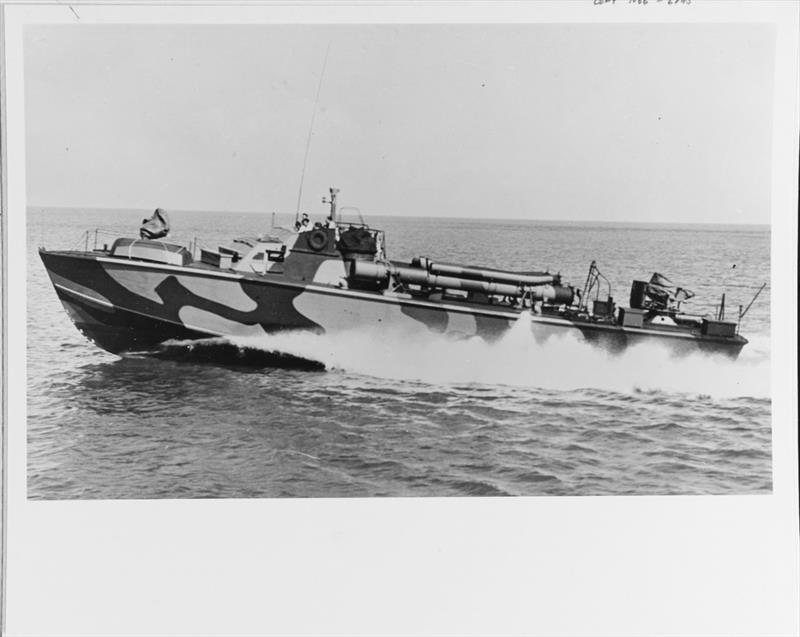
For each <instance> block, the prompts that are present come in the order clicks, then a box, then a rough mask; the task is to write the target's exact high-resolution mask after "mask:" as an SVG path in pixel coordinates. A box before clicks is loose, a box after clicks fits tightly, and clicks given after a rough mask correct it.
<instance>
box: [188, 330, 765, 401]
mask: <svg viewBox="0 0 800 637" xmlns="http://www.w3.org/2000/svg"><path fill="white" fill-rule="evenodd" d="M193 343H194V346H195V349H197V350H198V351H202V349H203V348H204V347H208V346H212V347H213V346H220V345H225V346H231V345H232V346H234V348H235V350H236V351H238V352H240V356H248V355H251V356H254V355H257V354H258V353H259V352H260V353H262V354H268V355H269V356H272V357H277V359H276V361H277V362H278V364H280V363H286V362H287V361H289V362H291V361H296V362H297V364H295V365H291V364H290V365H289V366H295V367H300V368H305V367H307V368H309V369H315V368H321V369H326V370H341V371H345V372H351V373H357V374H363V375H368V376H373V377H376V378H380V379H387V380H408V381H422V382H426V383H432V384H454V383H457V384H472V383H476V384H488V385H508V386H513V387H530V388H538V389H545V390H576V389H587V388H590V389H598V390H607V391H615V392H624V393H632V392H635V391H645V392H651V391H666V392H673V393H688V394H701V395H709V396H715V397H737V396H748V397H763V398H768V397H769V396H770V356H769V338H768V337H766V336H763V337H760V338H759V337H756V338H755V339H753V340H751V342H750V343H749V344H748V345H747V346H745V348H744V350H743V351H742V354H741V355H740V357H739V359H738V360H736V361H733V360H730V359H728V358H726V357H724V356H721V355H716V354H708V353H703V352H696V353H692V354H689V355H686V356H681V357H678V356H674V355H673V354H672V352H671V350H670V349H669V348H668V347H666V346H665V345H663V344H661V343H657V342H654V343H641V344H637V345H634V346H632V347H629V348H628V349H626V350H625V351H624V352H622V353H621V354H610V353H608V352H606V351H605V350H602V349H600V348H597V347H594V346H592V345H589V344H587V343H585V342H584V341H582V340H581V338H580V336H579V335H577V334H576V333H572V332H565V333H564V334H563V335H558V336H554V337H551V338H550V339H548V340H546V341H545V342H543V343H537V342H536V340H535V339H534V337H533V334H532V333H531V328H530V317H529V316H527V315H523V316H522V317H521V318H520V319H519V320H518V321H517V322H516V323H515V325H514V326H513V327H512V329H511V330H509V331H508V332H507V333H506V334H505V335H504V336H503V337H502V338H501V339H500V340H498V341H495V342H493V343H488V342H486V341H484V340H483V339H481V338H477V337H472V338H466V339H464V338H460V339H459V338H450V337H447V336H444V335H441V334H435V333H432V332H429V331H427V330H419V331H416V332H413V333H408V332H397V331H392V330H390V329H386V328H384V329H381V330H365V329H359V330H357V331H356V330H353V331H350V332H342V333H338V334H335V335H329V334H315V333H311V332H304V331H297V332H282V333H277V334H270V335H264V336H259V337H242V338H229V339H209V340H207V341H194V342H193ZM209 358H211V357H210V356H209ZM315 366H316V367H315Z"/></svg>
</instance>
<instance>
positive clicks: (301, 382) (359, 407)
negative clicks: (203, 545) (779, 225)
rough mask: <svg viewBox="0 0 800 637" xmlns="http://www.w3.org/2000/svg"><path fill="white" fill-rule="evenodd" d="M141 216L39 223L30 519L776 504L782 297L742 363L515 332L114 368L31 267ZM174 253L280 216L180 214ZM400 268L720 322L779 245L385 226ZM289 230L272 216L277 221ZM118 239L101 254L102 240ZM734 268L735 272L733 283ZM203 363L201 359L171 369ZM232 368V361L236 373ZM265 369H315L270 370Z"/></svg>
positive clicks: (205, 349) (95, 214) (394, 338)
mask: <svg viewBox="0 0 800 637" xmlns="http://www.w3.org/2000/svg"><path fill="white" fill-rule="evenodd" d="M146 214H148V213H146V211H141V210H140V211H136V210H131V211H121V210H113V211H112V210H107V211H101V210H88V211H78V210H70V209H39V208H33V209H29V211H28V260H27V283H28V291H27V303H28V316H27V325H28V330H27V356H28V364H27V370H28V383H27V391H28V395H27V405H28V421H27V441H28V455H27V459H28V470H27V478H28V485H27V486H28V496H29V497H30V498H34V499H95V498H102V499H114V498H139V499H141V498H275V497H370V496H548V495H550V496H557V495H573V496H574V495H583V496H588V495H622V494H626V495H657V494H757V493H770V492H771V490H772V460H771V458H772V447H771V433H772V432H771V401H770V377H769V373H770V369H769V358H770V352H769V336H770V304H769V302H770V289H769V287H767V288H766V290H765V291H764V292H763V293H762V295H761V296H760V297H759V299H758V300H757V301H756V303H755V304H754V305H753V306H752V308H751V309H750V311H749V313H748V314H747V315H746V317H745V319H744V321H743V323H742V326H741V332H742V334H743V335H745V336H746V337H747V338H748V339H750V343H749V344H748V345H747V346H746V347H745V349H744V350H743V352H742V355H741V356H740V357H739V359H738V360H736V361H731V360H728V359H724V358H720V357H717V356H713V355H707V354H699V353H697V354H692V355H689V356H685V357H680V358H679V357H675V356H673V355H672V354H671V353H670V352H669V351H668V350H666V349H664V348H663V346H661V345H659V344H643V345H638V346H636V347H633V348H630V349H628V350H627V351H625V352H624V353H622V354H619V355H611V354H608V353H606V352H604V351H603V350H599V349H596V348H594V347H592V346H589V345H587V344H585V343H583V342H581V341H580V340H579V339H578V338H577V337H575V336H573V335H570V334H565V335H564V336H563V337H556V338H552V339H550V340H548V341H547V342H545V343H544V344H537V343H536V342H535V341H534V340H533V338H532V337H531V335H530V331H529V326H528V324H526V319H525V318H524V317H523V318H522V319H520V321H519V322H518V323H517V324H516V325H515V326H514V327H513V329H512V330H511V331H510V332H509V333H508V335H507V336H506V337H504V338H503V339H502V340H500V341H499V342H496V343H493V344H488V343H486V342H484V341H482V340H481V339H477V338H473V339H467V340H463V339H461V340H459V339H452V338H447V337H445V336H442V335H435V334H431V333H426V332H422V331H421V332H420V333H419V334H417V335H416V336H414V337H413V338H412V339H410V340H409V338H408V337H407V336H401V335H398V334H393V333H391V332H373V331H370V332H353V333H349V334H344V335H341V336H340V337H337V338H331V337H326V336H320V335H314V334H310V333H292V334H284V335H273V336H266V337H264V338H263V339H257V340H252V339H251V340H249V341H247V342H238V343H232V344H223V345H220V344H219V343H217V344H213V343H196V344H192V346H191V347H187V344H185V343H184V344H181V346H180V347H176V356H174V357H171V356H168V357H166V358H150V357H144V356H138V357H129V358H119V357H117V356H114V355H112V354H109V353H107V352H104V351H102V350H100V349H98V348H97V347H95V346H94V345H92V344H91V343H89V342H88V341H87V340H86V339H85V338H84V337H83V336H82V335H81V334H80V333H79V332H78V331H77V330H76V329H75V328H74V326H73V325H72V323H71V322H70V320H69V318H68V317H67V314H66V313H65V312H64V310H63V309H62V307H61V304H60V302H59V301H58V299H57V297H56V294H55V292H54V290H53V288H52V286H51V285H50V282H49V279H48V277H47V275H46V272H45V270H44V267H43V266H42V263H41V261H40V260H39V257H38V254H37V248H38V246H40V245H45V246H46V247H48V248H50V249H55V248H62V249H63V248H72V247H81V248H83V246H84V245H85V243H84V238H83V232H84V230H87V229H89V230H91V231H92V233H91V234H90V237H89V246H90V247H91V246H92V245H93V244H94V229H95V228H100V229H101V232H100V233H98V242H99V243H100V244H102V243H104V242H108V243H110V242H111V241H112V240H113V238H114V236H115V235H123V236H136V234H137V233H138V227H139V223H140V222H141V220H142V218H143V217H144V216H146ZM171 221H172V226H173V234H172V235H171V239H172V240H173V241H174V242H176V243H184V244H189V243H193V242H195V240H196V241H197V243H198V244H200V245H206V246H215V245H216V244H217V243H218V242H222V241H224V240H226V239H227V238H229V237H232V236H237V235H250V236H252V235H256V234H258V233H261V232H264V231H268V230H269V228H270V226H271V225H272V222H273V220H272V217H271V216H270V215H269V214H263V215H257V214H238V213H227V214H221V213H212V212H174V213H171ZM368 221H370V222H371V225H372V226H373V227H378V228H382V229H384V230H385V231H386V233H387V250H388V253H389V256H390V257H391V258H399V259H408V258H411V257H414V256H419V255H424V256H429V257H437V258H439V259H442V260H446V261H454V262H460V263H467V264H478V265H485V266H488V267H500V268H507V269H516V270H528V269H531V270H533V269H542V268H550V270H551V271H560V272H561V273H562V275H563V276H564V279H565V281H567V282H571V283H572V284H574V285H579V286H582V284H583V281H584V280H585V277H586V273H587V270H588V267H589V263H590V262H591V261H592V260H593V259H595V260H597V262H598V265H599V267H600V269H601V271H602V272H603V273H604V274H605V275H606V277H607V278H608V279H609V281H610V283H611V287H612V294H613V295H614V297H615V298H616V299H617V301H618V302H619V303H622V304H624V303H625V302H626V300H627V297H628V293H629V289H630V282H631V280H633V279H642V278H646V277H649V276H650V274H652V273H653V272H660V273H661V274H664V275H666V276H667V277H668V278H670V279H671V280H672V281H673V282H675V283H676V284H677V285H681V286H684V287H687V288H689V289H692V290H694V291H695V293H696V295H697V296H696V298H695V299H692V301H691V302H690V304H689V305H687V309H693V310H696V311H698V312H700V313H703V312H713V311H714V307H715V305H716V304H717V303H719V299H720V295H721V294H722V292H723V290H724V291H725V292H726V294H727V307H728V316H729V317H731V316H734V317H735V315H736V313H737V309H738V305H739V304H744V305H746V304H747V303H748V302H749V301H750V299H751V298H752V296H753V294H754V293H755V292H756V290H757V289H758V288H759V286H760V285H761V284H762V283H763V282H766V281H769V276H770V250H769V246H770V232H769V228H768V227H766V226H709V225H636V224H619V223H617V224H599V223H577V222H576V223H556V222H544V221H502V220H474V219H473V220H466V219H437V218H400V217H374V218H372V219H368ZM276 222H277V223H278V224H280V223H287V222H288V218H286V217H281V216H278V218H277V221H276ZM106 233H108V234H106ZM734 264H735V266H736V267H733V265H734ZM187 351H191V352H192V355H191V356H185V355H181V356H178V355H177V352H182V353H185V352H187ZM231 352H233V355H231ZM259 352H278V353H285V354H287V355H291V356H293V357H295V358H293V359H287V360H298V359H299V360H303V361H307V362H309V364H308V365H302V366H300V367H299V368H298V367H297V366H294V365H287V366H280V365H276V364H272V365H266V364H264V363H263V361H262V359H261V358H260V357H259V356H258V355H257V354H258V353H259Z"/></svg>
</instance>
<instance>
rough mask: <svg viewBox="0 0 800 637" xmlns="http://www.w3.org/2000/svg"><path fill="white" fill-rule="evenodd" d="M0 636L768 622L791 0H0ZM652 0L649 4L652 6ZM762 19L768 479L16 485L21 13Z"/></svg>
mask: <svg viewBox="0 0 800 637" xmlns="http://www.w3.org/2000/svg"><path fill="white" fill-rule="evenodd" d="M2 8H3V22H2V29H3V55H4V60H3V61H4V75H3V86H2V89H3V91H2V92H3V95H4V100H5V119H4V122H3V123H4V130H3V139H4V140H5V143H4V145H3V149H2V150H3V153H4V157H3V176H4V179H5V182H4V188H3V194H4V202H3V203H4V206H3V224H4V228H3V229H4V233H3V238H4V245H3V256H4V260H5V261H4V276H5V281H4V283H5V285H4V291H5V299H4V301H5V308H6V314H5V317H4V318H5V320H4V327H5V329H6V330H7V331H6V333H5V341H4V346H5V347H4V355H5V356H6V357H7V358H6V366H5V369H4V372H5V379H4V380H5V383H6V391H5V392H4V397H5V399H6V402H5V409H6V412H5V423H4V424H5V432H4V433H5V442H6V447H5V458H4V463H3V467H4V470H5V472H6V473H5V480H4V485H5V507H6V509H5V514H6V515H5V519H4V525H3V529H4V533H5V561H4V564H3V566H4V574H3V575H4V578H3V580H4V591H5V596H4V603H5V613H4V622H5V630H6V634H9V635H33V634H54V635H56V634H57V635H62V634H63V635H67V634H72V635H117V634H119V635H122V634H128V635H130V634H136V635H172V634H175V635H179V634H180V635H251V634H252V635H264V634H278V635H289V634H346V635H376V634H402V635H405V634H425V635H429V634H457V635H488V634H492V635H495V634H509V635H517V634H519V635H523V634H524V635H534V634H543V635H584V634H585V635H594V634H613V635H634V634H636V635H641V634H670V635H701V634H725V635H739V634H741V635H744V634H754V635H755V634H758V635H761V634H773V635H790V634H796V633H797V632H798V630H800V620H799V619H798V613H797V599H800V586H799V584H798V560H799V559H800V555H799V554H798V484H797V475H798V474H797V470H798V465H797V384H796V383H797V376H796V372H797V358H796V352H797V342H796V325H797V324H796V320H797V318H796V317H797V298H796V290H797V286H796V284H797V270H796V264H797V260H796V256H797V175H798V76H799V75H800V74H799V73H798V33H797V24H798V3H796V2H785V1H776V2H741V3H729V2H715V1H707V2H701V1H700V0H695V1H694V2H692V3H691V4H689V5H686V6H669V7H668V6H667V4H666V0H664V2H661V3H657V2H656V0H650V2H649V5H646V6H645V5H642V4H638V3H629V2H627V0H626V1H622V0H617V2H616V3H613V4H611V3H609V4H606V5H599V6H598V5H595V4H594V3H593V1H592V0H586V1H585V2H569V3H559V2H553V3H551V2H496V3H491V4H490V3H483V2H481V3H448V2H431V3H429V4H422V3H401V2H395V3H383V4H376V3H371V2H360V3H349V4H337V3H320V2H317V3H306V4H301V3H294V4H292V3H271V4H263V3H258V4H257V3H252V4H250V3H241V4H235V5H234V4H232V5H228V6H221V5H213V4H196V5H180V4H160V3H152V4H148V3H138V4H127V5H124V4H89V3H87V4H83V3H73V5H72V6H70V5H68V4H67V3H66V2H65V3H60V4H6V5H4V6H3V7H2ZM667 9H670V12H669V13H667V12H666V10H667ZM78 20H79V21H80V23H81V24H89V23H98V24H100V23H138V24H146V23H159V24H160V23H186V22H190V23H228V24H240V23H337V22H338V23H364V22H402V23H415V22H418V23H430V22H442V23H449V22H464V23H470V22H474V23H485V22H496V23H508V22H513V23H521V22H553V23H555V22H608V23H611V22H615V23H617V22H626V23H634V22H636V23H638V22H643V23H659V22H666V21H670V22H698V23H712V22H713V23H719V22H765V23H771V24H773V25H774V27H775V29H776V82H775V101H774V105H775V106H774V132H773V197H772V205H773V211H772V254H771V256H772V281H771V289H772V290H774V291H776V292H779V293H775V294H774V295H773V297H772V318H773V322H772V339H773V346H772V356H773V360H772V379H773V380H772V382H773V402H772V422H773V446H772V449H773V475H774V481H773V492H772V494H771V495H763V496H741V497H740V496H709V497H701V496H689V497H683V496H666V497H646V496H635V497H608V496H606V497H537V498H528V497H521V498H497V499H490V498H405V499H403V498H389V499H381V498H372V499H285V500H271V499H270V500H157V501H156V500H151V501H144V500H141V501H30V500H28V499H27V493H26V492H27V487H26V462H27V454H26V425H25V422H26V420H25V419H26V402H25V396H26V383H27V380H26V379H27V375H26V368H25V360H26V337H25V334H26V273H25V262H26V256H25V251H26V242H25V240H24V237H25V216H26V212H25V211H26V196H25V128H24V119H25V117H24V116H25V111H24V99H23V98H24V96H23V85H24V68H23V63H22V46H23V30H24V27H25V25H26V24H42V23H64V24H69V23H76V21H78Z"/></svg>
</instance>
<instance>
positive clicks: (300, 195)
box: [294, 42, 331, 223]
mask: <svg viewBox="0 0 800 637" xmlns="http://www.w3.org/2000/svg"><path fill="white" fill-rule="evenodd" d="M330 50H331V43H330V42H328V48H326V49H325V61H324V62H323V63H322V73H320V74H319V86H317V97H316V99H315V100H314V110H313V111H312V113H311V125H310V126H309V127H308V139H307V140H306V154H305V156H304V157H303V170H302V171H301V173H300V189H299V190H298V192H297V210H296V211H295V213H294V221H295V223H297V222H298V221H300V200H301V199H302V198H303V180H304V179H305V176H306V162H307V161H308V149H309V148H311V135H312V133H313V132H314V119H315V118H316V116H317V104H318V103H319V94H320V92H321V91H322V80H323V79H324V78H325V67H327V66H328V53H330Z"/></svg>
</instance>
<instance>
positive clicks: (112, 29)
mask: <svg viewBox="0 0 800 637" xmlns="http://www.w3.org/2000/svg"><path fill="white" fill-rule="evenodd" d="M329 44H330V52H329V55H328V60H327V68H326V71H325V74H324V77H323V82H322V89H321V95H320V100H319V106H318V111H317V115H316V122H315V124H314V131H313V133H314V134H313V138H312V142H311V148H310V153H309V157H308V164H307V169H306V177H305V186H304V190H303V193H304V194H303V205H302V208H303V209H304V210H308V211H310V212H315V213H317V212H318V213H322V212H323V208H322V206H321V204H320V203H319V199H320V197H321V196H322V195H324V194H326V193H327V188H328V186H330V185H335V186H338V187H339V188H341V190H342V194H341V197H342V204H343V205H348V204H349V205H356V206H359V207H360V208H361V209H362V211H363V212H364V213H365V214H367V215H369V214H370V213H375V214H410V215H436V216H494V217H506V218H508V217H510V218H517V217H519V218H530V219H556V220H599V221H653V222H667V221H669V222H720V223H769V215H770V210H769V207H770V188H771V183H770V179H771V165H770V164H771V162H770V157H771V152H772V150H771V135H772V132H771V131H772V101H773V97H772V95H773V69H774V60H773V55H774V35H773V32H772V30H771V27H769V26H767V25H754V24H709V25H703V24H662V25H658V24H650V25H646V24H616V25H614V24H606V25H591V24H586V25H562V24H542V25H454V26H448V25H423V26H417V25H413V26H412V25H408V26H407V25H388V26H386V25H364V26H361V25H357V26H294V25H288V26H268V25H265V26H215V25H208V26H203V25H197V26H195V25H163V26H146V25H141V26H140V25H131V26H120V25H108V26H106V25H86V26H81V25H78V26H72V25H52V26H38V25H37V26H29V27H27V30H26V33H25V91H26V93H25V95H26V136H27V157H26V167H27V193H28V205H29V206H64V207H67V206H73V207H80V206H86V207H100V208H115V207H120V208H155V207H156V206H161V207H163V208H166V209H170V208H172V209H181V210H193V209H197V210H236V211H251V210H252V211H272V210H278V211H284V212H293V211H294V209H295V206H296V201H297V193H298V185H299V182H300V175H301V172H302V167H303V155H304V152H305V146H306V138H307V135H308V131H309V123H310V120H311V117H312V113H313V111H314V98H315V95H316V92H317V86H318V83H319V80H320V73H321V71H322V66H323V60H324V59H325V52H326V49H327V47H328V45H329Z"/></svg>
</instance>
